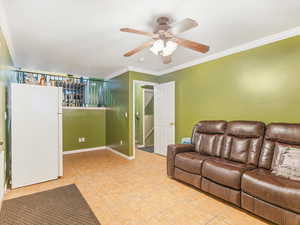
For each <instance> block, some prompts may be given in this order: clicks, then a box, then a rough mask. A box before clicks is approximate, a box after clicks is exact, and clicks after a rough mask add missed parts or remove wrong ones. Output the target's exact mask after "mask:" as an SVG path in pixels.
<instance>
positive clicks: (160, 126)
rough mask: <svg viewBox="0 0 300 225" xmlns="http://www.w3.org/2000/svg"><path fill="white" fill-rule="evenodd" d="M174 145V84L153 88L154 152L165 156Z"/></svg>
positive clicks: (164, 84)
mask: <svg viewBox="0 0 300 225" xmlns="http://www.w3.org/2000/svg"><path fill="white" fill-rule="evenodd" d="M174 143H175V82H174V81H172V82H168V83H163V84H159V85H156V86H155V87H154V152H155V153H157V154H161V155H167V146H168V145H169V144H174Z"/></svg>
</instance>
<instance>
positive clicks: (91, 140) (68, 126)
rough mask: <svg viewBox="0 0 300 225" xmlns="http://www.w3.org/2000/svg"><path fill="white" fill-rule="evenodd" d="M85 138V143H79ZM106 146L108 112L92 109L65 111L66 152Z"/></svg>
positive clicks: (64, 139)
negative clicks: (79, 140) (80, 139)
mask: <svg viewBox="0 0 300 225" xmlns="http://www.w3.org/2000/svg"><path fill="white" fill-rule="evenodd" d="M79 137H84V138H85V142H81V143H79V142H78V138H79ZM105 145H106V111H105V110H92V109H88V110H87V109H64V110H63V149H64V151H70V150H77V149H82V148H93V147H98V146H105Z"/></svg>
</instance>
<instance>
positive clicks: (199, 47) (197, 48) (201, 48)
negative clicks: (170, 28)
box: [172, 37, 209, 53]
mask: <svg viewBox="0 0 300 225" xmlns="http://www.w3.org/2000/svg"><path fill="white" fill-rule="evenodd" d="M172 41H174V42H175V43H177V44H178V45H181V46H183V47H186V48H190V49H193V50H195V51H198V52H202V53H206V52H208V50H209V46H207V45H203V44H200V43H197V42H194V41H190V40H186V39H183V38H179V37H174V38H173V39H172Z"/></svg>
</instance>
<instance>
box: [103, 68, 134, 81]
mask: <svg viewBox="0 0 300 225" xmlns="http://www.w3.org/2000/svg"><path fill="white" fill-rule="evenodd" d="M128 71H129V69H128V67H125V68H123V69H120V70H118V71H115V72H113V73H111V74H109V75H108V76H106V77H104V80H110V79H112V78H114V77H117V76H119V75H121V74H123V73H126V72H128Z"/></svg>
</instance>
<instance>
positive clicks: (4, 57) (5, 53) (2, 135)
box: [0, 27, 15, 198]
mask: <svg viewBox="0 0 300 225" xmlns="http://www.w3.org/2000/svg"><path fill="white" fill-rule="evenodd" d="M12 65H13V61H12V58H11V56H10V53H9V50H8V47H7V43H6V40H5V38H4V36H3V33H2V30H1V27H0V86H1V87H0V91H1V98H2V99H1V105H0V107H1V108H0V113H1V114H2V116H0V120H1V121H0V123H1V127H0V130H1V131H0V139H1V141H3V142H4V144H3V147H2V150H3V151H1V152H0V164H1V167H0V168H1V171H0V172H1V176H0V177H1V180H0V184H1V186H2V187H1V190H2V189H3V187H4V186H5V183H6V181H7V179H8V177H9V167H10V165H9V161H8V160H6V159H8V158H9V152H8V149H9V145H8V143H9V142H8V137H9V135H8V134H9V133H10V130H9V126H8V120H9V119H10V118H9V117H10V115H9V117H8V118H7V120H6V121H5V120H4V113H5V112H7V108H8V102H9V101H7V96H8V95H7V86H8V85H9V83H10V82H11V81H13V80H14V79H15V77H14V76H13V74H12V73H11V72H10V67H11V66H12ZM3 165H4V166H3ZM3 169H4V171H3ZM2 194H3V193H1V195H2ZM0 198H2V196H0Z"/></svg>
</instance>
